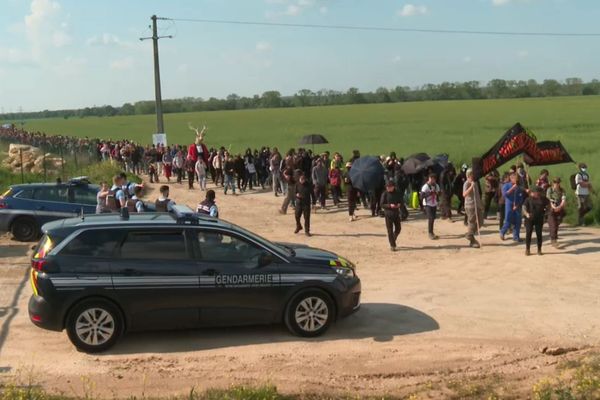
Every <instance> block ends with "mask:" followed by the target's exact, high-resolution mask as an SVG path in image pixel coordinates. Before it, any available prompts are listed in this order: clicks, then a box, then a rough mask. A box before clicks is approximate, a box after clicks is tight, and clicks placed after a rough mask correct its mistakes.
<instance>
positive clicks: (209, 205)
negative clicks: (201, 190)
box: [196, 160, 219, 218]
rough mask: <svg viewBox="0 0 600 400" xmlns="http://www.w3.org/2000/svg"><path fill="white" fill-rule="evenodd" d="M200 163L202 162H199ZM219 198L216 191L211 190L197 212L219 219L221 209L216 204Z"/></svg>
mask: <svg viewBox="0 0 600 400" xmlns="http://www.w3.org/2000/svg"><path fill="white" fill-rule="evenodd" d="M198 162H200V160H198ZM216 197H217V195H216V193H215V191H214V190H212V189H210V190H208V191H207V192H206V198H205V199H204V200H203V201H202V202H200V203H199V204H198V207H197V208H196V212H197V213H200V214H206V215H210V216H211V217H215V218H219V208H218V207H217V203H216V202H215V198H216Z"/></svg>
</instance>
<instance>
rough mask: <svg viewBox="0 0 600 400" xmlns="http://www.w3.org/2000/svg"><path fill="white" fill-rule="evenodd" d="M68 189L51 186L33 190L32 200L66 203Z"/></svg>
mask: <svg viewBox="0 0 600 400" xmlns="http://www.w3.org/2000/svg"><path fill="white" fill-rule="evenodd" d="M67 192H68V188H67V187H66V186H51V187H43V188H37V189H35V191H34V193H33V199H34V200H43V201H61V202H67V201H68V197H67Z"/></svg>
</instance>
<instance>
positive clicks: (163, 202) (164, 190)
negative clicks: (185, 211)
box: [154, 185, 175, 212]
mask: <svg viewBox="0 0 600 400" xmlns="http://www.w3.org/2000/svg"><path fill="white" fill-rule="evenodd" d="M159 190H160V196H158V199H156V201H155V202H154V206H155V207H156V212H169V206H171V205H174V204H175V202H174V201H172V200H171V199H169V187H168V186H167V185H162V186H161V187H160V189H159Z"/></svg>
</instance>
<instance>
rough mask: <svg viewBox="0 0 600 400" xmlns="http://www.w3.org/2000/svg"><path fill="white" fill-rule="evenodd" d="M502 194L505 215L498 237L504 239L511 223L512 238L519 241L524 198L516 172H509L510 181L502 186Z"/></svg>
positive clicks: (523, 191)
mask: <svg viewBox="0 0 600 400" xmlns="http://www.w3.org/2000/svg"><path fill="white" fill-rule="evenodd" d="M502 196H504V204H505V206H504V207H505V211H504V213H505V217H504V225H502V229H500V239H502V240H504V236H505V235H506V232H508V230H509V229H510V226H511V225H513V240H514V241H515V242H521V241H522V240H521V238H520V235H521V222H522V216H521V207H522V206H523V201H524V200H525V190H524V189H522V188H521V187H520V186H519V177H518V175H517V173H516V172H513V173H511V174H510V182H507V183H505V184H504V186H502Z"/></svg>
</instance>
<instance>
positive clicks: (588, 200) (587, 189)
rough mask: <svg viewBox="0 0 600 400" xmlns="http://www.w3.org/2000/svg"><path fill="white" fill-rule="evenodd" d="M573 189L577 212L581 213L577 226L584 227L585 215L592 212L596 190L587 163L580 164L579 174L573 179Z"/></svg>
mask: <svg viewBox="0 0 600 400" xmlns="http://www.w3.org/2000/svg"><path fill="white" fill-rule="evenodd" d="M571 187H572V188H573V189H574V190H575V195H576V196H577V211H578V213H579V218H578V221H577V224H578V225H579V226H582V225H585V215H586V214H587V213H588V212H590V211H592V197H591V194H592V192H593V190H594V189H593V187H592V183H591V182H590V175H589V173H588V170H587V165H586V164H585V163H580V164H579V172H578V173H577V174H575V175H574V176H572V177H571Z"/></svg>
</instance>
